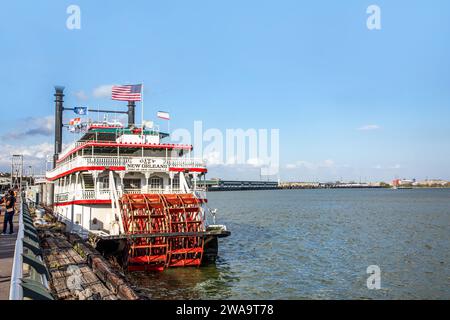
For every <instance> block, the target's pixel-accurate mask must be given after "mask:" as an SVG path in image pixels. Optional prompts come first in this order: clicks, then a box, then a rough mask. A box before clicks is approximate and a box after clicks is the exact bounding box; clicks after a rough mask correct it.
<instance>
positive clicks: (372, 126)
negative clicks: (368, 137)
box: [358, 124, 380, 131]
mask: <svg viewBox="0 0 450 320" xmlns="http://www.w3.org/2000/svg"><path fill="white" fill-rule="evenodd" d="M378 129H380V126H379V125H377V124H367V125H365V126H362V127H359V128H358V130H360V131H370V130H378Z"/></svg>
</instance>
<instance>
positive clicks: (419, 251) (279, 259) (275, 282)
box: [130, 189, 450, 299]
mask: <svg viewBox="0 0 450 320" xmlns="http://www.w3.org/2000/svg"><path fill="white" fill-rule="evenodd" d="M208 197H209V200H210V206H212V207H214V208H218V209H219V211H218V215H217V216H218V221H217V222H218V223H221V224H226V225H227V227H228V229H229V230H230V231H231V232H232V236H231V237H229V238H226V239H221V240H220V243H219V251H220V253H219V254H220V257H219V259H218V261H217V263H216V265H213V266H207V267H202V268H188V269H170V270H167V271H165V272H163V273H136V274H133V275H132V276H131V277H130V279H131V281H132V282H133V283H134V284H135V285H136V286H137V287H138V291H139V292H140V293H141V294H143V295H145V296H147V297H149V298H150V299H450V189H418V190H384V189H383V190H379V189H352V190H349V189H347V190H336V189H328V190H323V189H322V190H279V191H245V192H211V193H209V194H208ZM371 265H377V266H379V268H380V270H381V289H380V290H369V289H368V288H367V278H368V277H369V276H370V275H369V274H367V267H368V266H371Z"/></svg>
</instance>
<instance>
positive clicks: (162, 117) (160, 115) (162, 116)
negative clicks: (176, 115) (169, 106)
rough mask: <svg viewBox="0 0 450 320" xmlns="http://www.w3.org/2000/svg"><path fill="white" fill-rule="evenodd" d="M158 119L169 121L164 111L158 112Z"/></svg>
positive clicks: (167, 114)
mask: <svg viewBox="0 0 450 320" xmlns="http://www.w3.org/2000/svg"><path fill="white" fill-rule="evenodd" d="M157 115H158V118H161V119H164V120H170V114H169V113H168V112H165V111H158V114H157Z"/></svg>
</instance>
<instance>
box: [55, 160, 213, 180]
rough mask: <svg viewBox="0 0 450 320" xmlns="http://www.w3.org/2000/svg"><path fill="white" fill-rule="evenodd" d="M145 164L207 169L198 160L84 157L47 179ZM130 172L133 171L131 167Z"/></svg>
mask: <svg viewBox="0 0 450 320" xmlns="http://www.w3.org/2000/svg"><path fill="white" fill-rule="evenodd" d="M141 159H142V161H143V162H145V161H148V160H149V159H151V160H153V159H154V160H156V161H159V162H161V164H160V165H159V166H158V168H160V169H161V170H164V168H171V167H174V168H186V169H190V168H206V162H205V161H204V160H202V159H197V158H165V157H159V158H158V157H154V158H147V157H144V158H142V157H117V156H83V157H77V158H75V159H73V160H70V161H68V162H66V163H64V164H61V165H60V166H58V167H56V168H55V169H53V170H51V171H48V172H47V175H46V176H47V178H48V179H53V178H55V177H57V176H59V175H61V174H64V173H66V172H69V171H70V170H74V169H76V168H86V167H125V168H127V167H128V166H129V165H131V164H136V163H139V162H140V161H141ZM137 168H138V169H136V170H139V171H151V170H154V169H155V168H154V167H151V166H146V165H143V166H139V167H137ZM130 170H133V169H132V168H131V167H130Z"/></svg>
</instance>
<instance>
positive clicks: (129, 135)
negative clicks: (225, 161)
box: [46, 124, 206, 181]
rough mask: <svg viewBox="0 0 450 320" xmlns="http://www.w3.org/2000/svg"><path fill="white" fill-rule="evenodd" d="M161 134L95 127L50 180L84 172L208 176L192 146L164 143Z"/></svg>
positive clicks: (62, 156)
mask: <svg viewBox="0 0 450 320" xmlns="http://www.w3.org/2000/svg"><path fill="white" fill-rule="evenodd" d="M167 136H168V134H166V133H161V132H159V131H158V130H153V129H152V130H147V129H142V128H127V129H126V128H123V127H122V126H117V125H108V124H92V125H90V126H89V127H88V130H87V132H86V133H85V134H84V135H83V137H82V138H81V139H80V140H79V141H77V142H75V143H73V144H71V145H69V146H68V147H67V148H66V149H65V150H64V151H63V152H62V153H61V154H60V155H59V158H58V160H57V163H56V167H55V168H54V169H53V170H50V171H48V172H47V175H46V177H47V179H48V180H50V181H54V180H57V179H59V178H61V177H64V176H66V175H69V174H72V173H76V172H81V171H104V170H113V171H131V172H148V171H167V172H169V171H186V170H187V171H190V172H206V163H205V162H204V161H202V160H201V159H193V158H191V157H190V152H191V151H192V149H193V148H192V146H191V145H185V144H172V143H164V142H161V140H162V139H164V138H165V137H167Z"/></svg>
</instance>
